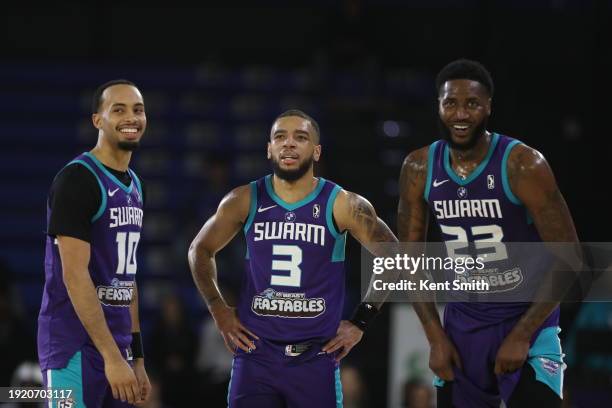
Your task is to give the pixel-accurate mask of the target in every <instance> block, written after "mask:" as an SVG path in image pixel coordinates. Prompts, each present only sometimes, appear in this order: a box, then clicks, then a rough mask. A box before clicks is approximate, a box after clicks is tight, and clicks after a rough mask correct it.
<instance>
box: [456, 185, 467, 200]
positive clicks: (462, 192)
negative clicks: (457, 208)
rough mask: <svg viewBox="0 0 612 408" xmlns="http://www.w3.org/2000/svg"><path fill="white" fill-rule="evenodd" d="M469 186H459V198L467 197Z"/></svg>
mask: <svg viewBox="0 0 612 408" xmlns="http://www.w3.org/2000/svg"><path fill="white" fill-rule="evenodd" d="M467 194H468V193H467V188H465V187H459V188H458V189H457V195H458V196H459V198H465V197H467Z"/></svg>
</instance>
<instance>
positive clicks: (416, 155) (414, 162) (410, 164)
mask: <svg viewBox="0 0 612 408" xmlns="http://www.w3.org/2000/svg"><path fill="white" fill-rule="evenodd" d="M430 147H431V145H428V146H424V147H421V148H420V149H417V150H413V151H411V152H410V153H408V155H407V156H406V158H405V159H404V163H403V164H402V169H404V168H405V169H406V170H411V171H417V172H418V171H423V170H427V160H428V156H429V148H430Z"/></svg>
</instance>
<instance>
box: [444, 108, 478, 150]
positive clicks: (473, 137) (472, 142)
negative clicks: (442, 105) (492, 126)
mask: <svg viewBox="0 0 612 408" xmlns="http://www.w3.org/2000/svg"><path fill="white" fill-rule="evenodd" d="M488 123H489V117H488V116H487V117H485V118H484V119H483V120H482V121H481V122H480V123H478V124H477V125H476V126H475V127H474V130H472V133H471V134H470V138H469V139H468V141H467V142H466V143H463V144H461V143H456V142H455V141H454V140H453V137H452V133H451V130H450V128H449V127H448V126H447V125H446V124H445V123H444V122H443V121H442V119H440V116H438V120H437V125H438V130H439V131H440V134H441V135H442V138H443V139H444V140H446V142H447V143H448V144H449V146H450V147H451V148H452V149H456V150H470V149H471V148H473V147H474V146H476V144H477V143H478V141H479V140H480V138H482V136H483V135H484V134H485V130H486V129H487V125H488Z"/></svg>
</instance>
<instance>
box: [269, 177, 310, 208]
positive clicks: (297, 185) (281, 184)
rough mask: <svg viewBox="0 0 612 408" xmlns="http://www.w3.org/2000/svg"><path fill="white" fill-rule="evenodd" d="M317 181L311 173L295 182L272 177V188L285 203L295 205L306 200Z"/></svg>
mask: <svg viewBox="0 0 612 408" xmlns="http://www.w3.org/2000/svg"><path fill="white" fill-rule="evenodd" d="M318 182H319V179H317V178H315V177H314V175H313V173H312V171H310V172H308V173H306V174H305V175H304V176H303V177H300V178H299V179H297V180H295V181H287V180H283V179H281V178H280V177H277V176H276V174H275V175H273V176H272V188H273V189H274V192H275V193H276V195H277V196H279V197H280V198H281V200H283V201H285V202H286V203H297V202H298V201H300V200H302V199H304V198H306V196H308V194H310V193H311V192H312V191H313V190H314V189H315V188H316V187H317V184H318Z"/></svg>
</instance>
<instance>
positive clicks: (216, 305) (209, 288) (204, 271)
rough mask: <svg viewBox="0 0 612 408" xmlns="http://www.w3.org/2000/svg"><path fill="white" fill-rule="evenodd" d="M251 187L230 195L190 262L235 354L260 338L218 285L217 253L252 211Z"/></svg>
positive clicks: (200, 235) (201, 234)
mask: <svg viewBox="0 0 612 408" xmlns="http://www.w3.org/2000/svg"><path fill="white" fill-rule="evenodd" d="M250 202H251V200H250V187H249V186H248V185H246V186H241V187H238V188H236V189H234V190H232V191H231V192H230V193H229V194H227V195H226V196H225V197H224V198H223V200H221V203H220V204H219V208H217V212H216V213H215V215H213V216H212V217H210V218H209V219H208V221H206V223H205V224H204V226H203V227H202V229H201V230H200V232H199V233H198V235H197V236H196V237H195V239H194V240H193V242H192V243H191V246H190V247H189V254H188V261H189V267H190V269H191V274H192V275H193V280H194V282H195V284H196V286H197V288H198V290H199V291H200V294H201V295H202V297H203V298H204V301H205V302H206V305H207V306H208V310H209V311H210V313H211V315H212V317H213V319H214V320H215V323H216V325H217V328H218V329H219V331H220V332H221V335H222V336H223V340H224V341H225V345H226V347H227V348H228V350H230V352H232V353H233V350H234V349H235V347H240V348H241V349H242V350H244V351H249V350H250V349H251V348H255V346H254V344H253V343H252V341H251V339H250V338H249V336H250V337H252V338H257V336H255V335H254V334H253V333H251V332H250V331H249V330H248V329H247V328H246V327H244V326H243V325H242V323H241V322H240V320H238V316H237V315H236V311H235V310H234V308H232V307H230V306H228V305H227V304H226V303H225V300H223V296H222V295H221V292H220V291H219V287H218V285H217V265H216V262H215V254H216V253H217V252H218V251H220V250H221V249H222V248H223V247H225V246H226V245H227V243H228V242H230V241H231V239H232V238H233V237H234V236H235V235H236V233H237V232H238V231H239V230H240V228H241V227H242V226H243V225H244V222H245V220H246V218H247V216H248V214H249V206H250Z"/></svg>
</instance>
